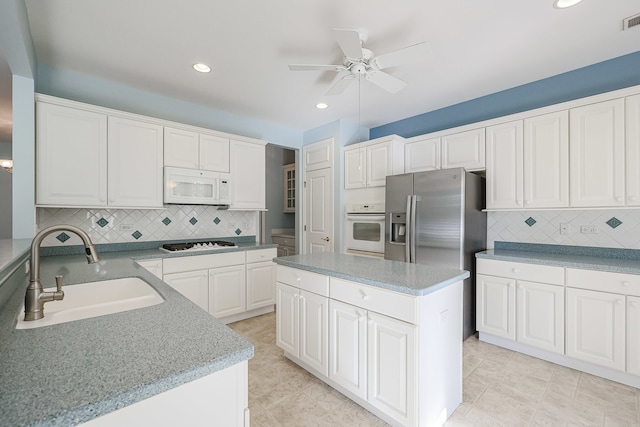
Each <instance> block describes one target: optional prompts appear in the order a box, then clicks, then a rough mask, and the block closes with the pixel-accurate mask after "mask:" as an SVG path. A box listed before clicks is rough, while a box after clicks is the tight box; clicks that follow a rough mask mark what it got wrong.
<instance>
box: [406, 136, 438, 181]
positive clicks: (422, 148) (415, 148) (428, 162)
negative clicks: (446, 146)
mask: <svg viewBox="0 0 640 427" xmlns="http://www.w3.org/2000/svg"><path fill="white" fill-rule="evenodd" d="M437 169H440V138H431V139H423V140H421V141H414V142H410V143H407V144H406V145H405V146H404V171H405V173H411V172H422V171H433V170H437Z"/></svg>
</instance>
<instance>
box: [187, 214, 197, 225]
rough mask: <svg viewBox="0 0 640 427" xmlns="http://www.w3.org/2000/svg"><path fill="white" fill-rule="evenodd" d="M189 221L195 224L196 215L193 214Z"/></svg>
mask: <svg viewBox="0 0 640 427" xmlns="http://www.w3.org/2000/svg"><path fill="white" fill-rule="evenodd" d="M189 222H190V223H191V225H196V222H198V220H197V219H196V217H194V216H193V217H191V219H190V220H189Z"/></svg>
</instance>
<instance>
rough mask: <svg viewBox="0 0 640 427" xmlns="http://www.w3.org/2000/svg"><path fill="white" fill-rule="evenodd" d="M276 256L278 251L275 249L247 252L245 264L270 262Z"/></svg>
mask: <svg viewBox="0 0 640 427" xmlns="http://www.w3.org/2000/svg"><path fill="white" fill-rule="evenodd" d="M276 256H278V250H277V249H276V248H270V249H257V250H255V251H247V264H250V263H252V262H264V261H271V260H273V259H274V258H275V257H276Z"/></svg>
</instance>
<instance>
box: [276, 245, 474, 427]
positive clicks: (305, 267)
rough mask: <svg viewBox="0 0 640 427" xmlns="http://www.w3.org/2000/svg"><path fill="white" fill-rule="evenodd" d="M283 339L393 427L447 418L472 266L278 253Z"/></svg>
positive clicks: (458, 397)
mask: <svg viewBox="0 0 640 427" xmlns="http://www.w3.org/2000/svg"><path fill="white" fill-rule="evenodd" d="M274 262H276V263H277V264H278V267H277V284H276V287H277V288H276V295H277V297H276V299H277V316H276V324H277V331H276V340H277V344H278V346H279V347H281V348H282V349H283V350H284V352H285V355H286V356H287V357H288V358H289V359H290V360H292V361H293V362H295V363H297V364H298V365H300V366H302V367H303V368H304V369H306V370H307V371H309V372H310V373H312V374H313V375H315V376H316V377H318V378H319V379H321V380H322V381H324V382H325V383H327V384H329V385H330V386H332V387H333V388H335V389H337V390H338V391H340V392H341V393H343V394H345V395H346V396H348V397H349V398H351V399H353V400H354V401H355V402H357V403H358V404H360V405H361V406H363V407H364V408H366V409H367V410H369V411H370V412H372V413H374V414H375V415H377V416H378V417H380V418H382V419H383V420H385V421H386V422H388V423H390V424H391V425H394V426H439V425H442V424H444V423H445V421H446V420H447V418H448V417H449V416H450V415H451V414H452V413H453V411H454V410H455V409H456V407H457V406H458V405H459V404H460V403H461V401H462V287H463V280H464V279H465V278H467V277H469V272H467V271H463V270H453V269H445V268H436V267H430V266H425V265H417V264H408V263H403V262H398V261H388V260H382V259H380V260H378V259H371V258H364V257H358V256H354V255H343V254H333V253H316V254H307V255H298V256H290V257H281V258H276V259H274Z"/></svg>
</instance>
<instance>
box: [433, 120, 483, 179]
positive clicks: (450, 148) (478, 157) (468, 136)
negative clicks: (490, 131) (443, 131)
mask: <svg viewBox="0 0 640 427" xmlns="http://www.w3.org/2000/svg"><path fill="white" fill-rule="evenodd" d="M484 138H485V135H484V128H481V129H474V130H470V131H466V132H460V133H454V134H451V135H444V136H442V169H451V168H458V167H463V168H465V169H466V170H468V171H473V170H483V169H484V168H485V139H484Z"/></svg>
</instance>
